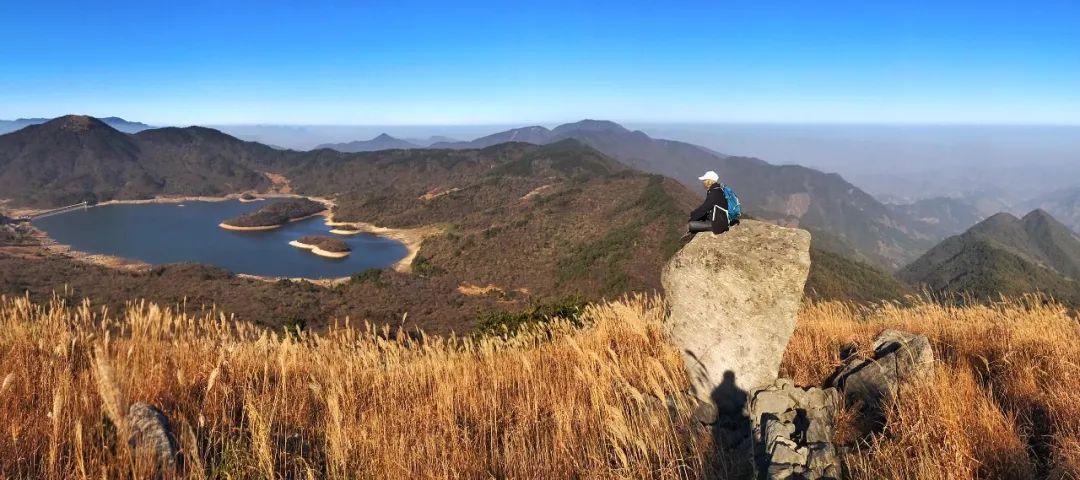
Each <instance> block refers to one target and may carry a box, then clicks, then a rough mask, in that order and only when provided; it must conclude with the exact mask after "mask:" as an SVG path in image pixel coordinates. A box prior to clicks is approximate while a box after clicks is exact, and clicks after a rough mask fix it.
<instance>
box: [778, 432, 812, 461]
mask: <svg viewBox="0 0 1080 480" xmlns="http://www.w3.org/2000/svg"><path fill="white" fill-rule="evenodd" d="M809 453H810V452H809V451H808V450H807V449H806V447H800V446H798V445H796V444H795V442H793V441H791V440H788V439H786V438H779V439H777V440H776V443H774V444H773V448H772V457H771V458H770V460H772V463H774V464H784V465H806V460H807V456H808V455H809Z"/></svg>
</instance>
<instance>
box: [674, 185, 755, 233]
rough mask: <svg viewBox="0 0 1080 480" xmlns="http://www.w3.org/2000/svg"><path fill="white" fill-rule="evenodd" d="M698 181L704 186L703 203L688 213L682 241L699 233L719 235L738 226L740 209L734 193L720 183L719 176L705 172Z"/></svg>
mask: <svg viewBox="0 0 1080 480" xmlns="http://www.w3.org/2000/svg"><path fill="white" fill-rule="evenodd" d="M698 180H701V183H702V184H703V185H704V186H705V192H706V193H705V202H704V203H702V204H701V206H700V207H697V208H695V209H694V211H693V212H690V223H689V224H688V225H687V231H686V235H683V239H690V238H692V237H693V236H694V235H695V234H697V233H701V232H712V233H713V234H721V233H724V232H726V231H728V230H729V229H730V227H731V226H734V225H738V224H739V215H740V213H741V208H740V207H739V199H738V197H736V196H735V192H733V191H732V190H731V189H730V188H728V187H727V186H726V185H724V184H722V183H720V176H719V175H717V174H716V172H714V171H712V170H709V171H708V172H705V175H702V176H700V177H698Z"/></svg>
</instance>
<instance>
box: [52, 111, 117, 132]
mask: <svg viewBox="0 0 1080 480" xmlns="http://www.w3.org/2000/svg"><path fill="white" fill-rule="evenodd" d="M43 127H44V128H46V129H58V130H67V131H72V132H87V131H90V130H98V129H105V130H114V131H115V129H114V128H112V127H110V126H109V125H108V124H106V123H105V122H102V121H101V120H98V119H96V118H94V117H91V116H89V115H64V116H62V117H56V118H54V119H52V120H49V121H48V122H45V123H44V124H43Z"/></svg>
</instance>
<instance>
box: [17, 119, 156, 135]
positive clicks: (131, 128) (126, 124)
mask: <svg viewBox="0 0 1080 480" xmlns="http://www.w3.org/2000/svg"><path fill="white" fill-rule="evenodd" d="M49 120H50V119H48V118H18V119H15V120H0V135H3V134H5V133H10V132H14V131H16V130H20V129H22V128H25V127H28V126H30V125H40V124H42V123H45V122H48V121H49ZM98 120H100V121H101V122H103V123H105V124H106V125H108V126H110V127H113V128H115V129H117V130H119V131H121V132H124V133H138V132H141V131H143V130H148V129H151V128H154V127H151V126H150V125H147V124H145V123H140V122H130V121H127V120H124V119H123V118H120V117H105V118H100V119H98Z"/></svg>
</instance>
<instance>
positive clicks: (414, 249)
mask: <svg viewBox="0 0 1080 480" xmlns="http://www.w3.org/2000/svg"><path fill="white" fill-rule="evenodd" d="M325 223H326V226H328V227H350V230H349V233H348V235H356V234H360V233H370V234H372V235H378V236H380V237H386V238H390V239H394V240H397V241H399V242H401V243H402V245H405V251H406V252H407V253H406V254H405V256H404V257H403V258H402V259H401V260H398V261H397V262H395V263H394V266H393V268H394V271H396V272H400V273H412V262H413V260H415V259H416V256H417V255H419V254H420V246H421V245H422V244H423V243H424V239H426V238H428V237H431V236H434V235H438V234H439V233H442V228H440V227H437V226H428V227H419V228H387V227H380V226H377V225H375V224H372V223H367V222H341V221H337V220H334V214H333V212H332V211H329V210H328V211H327V214H326V222H325ZM331 232H333V230H331Z"/></svg>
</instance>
